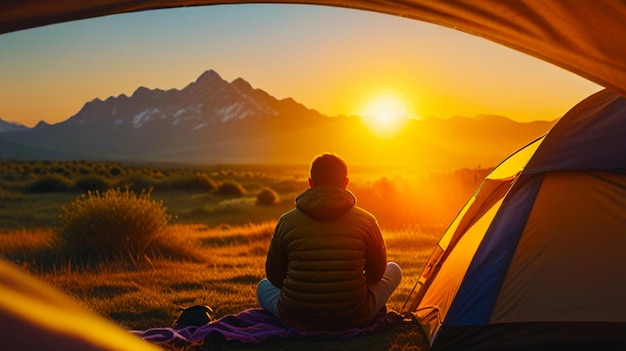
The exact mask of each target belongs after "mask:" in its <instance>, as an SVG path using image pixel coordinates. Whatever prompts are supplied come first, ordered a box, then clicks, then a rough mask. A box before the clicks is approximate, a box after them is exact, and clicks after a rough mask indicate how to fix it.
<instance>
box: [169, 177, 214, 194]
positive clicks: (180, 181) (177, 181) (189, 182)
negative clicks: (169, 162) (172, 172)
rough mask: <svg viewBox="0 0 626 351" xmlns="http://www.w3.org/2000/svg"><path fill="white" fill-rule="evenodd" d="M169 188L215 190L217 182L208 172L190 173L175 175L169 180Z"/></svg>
mask: <svg viewBox="0 0 626 351" xmlns="http://www.w3.org/2000/svg"><path fill="white" fill-rule="evenodd" d="M168 188H169V189H172V190H185V191H202V192H213V191H215V189H216V188H217V184H216V183H215V181H214V180H213V179H211V178H210V177H209V176H208V175H206V174H201V173H198V174H188V175H182V176H178V177H174V178H172V179H170V180H169V181H168Z"/></svg>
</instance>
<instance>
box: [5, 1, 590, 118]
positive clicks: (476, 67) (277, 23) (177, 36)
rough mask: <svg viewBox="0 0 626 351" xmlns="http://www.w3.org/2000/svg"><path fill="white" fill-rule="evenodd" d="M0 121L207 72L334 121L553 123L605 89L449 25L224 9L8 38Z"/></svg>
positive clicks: (303, 10)
mask: <svg viewBox="0 0 626 351" xmlns="http://www.w3.org/2000/svg"><path fill="white" fill-rule="evenodd" d="M0 52H1V53H2V55H0V76H1V77H2V79H1V80H0V118H1V119H3V120H6V121H14V122H19V123H22V124H25V125H28V126H33V125H34V124H36V123H37V122H38V121H39V120H45V121H47V122H49V123H55V122H59V121H62V120H65V119H67V118H69V117H71V116H72V115H73V114H75V113H77V112H78V111H79V110H80V108H81V107H82V106H83V104H84V103H85V102H87V101H90V100H93V99H95V98H100V99H103V100H104V99H106V98H108V97H109V96H117V95H119V94H127V95H131V94H132V92H133V91H134V90H135V89H136V88H137V87H139V86H145V87H148V88H151V89H154V88H160V89H171V88H176V89H182V88H183V87H184V86H186V85H187V84H188V83H190V82H192V81H194V80H195V79H197V77H198V76H200V74H202V72H204V71H206V70H209V69H213V70H215V71H216V72H218V73H219V74H220V75H221V76H222V78H224V79H226V80H228V81H232V80H234V79H236V78H238V77H242V78H244V79H246V80H247V81H248V82H250V83H251V84H252V86H253V87H255V88H260V89H263V90H265V91H267V92H268V93H270V94H271V95H274V96H275V97H277V98H285V97H293V98H294V99H295V100H297V101H299V102H301V103H303V104H305V105H306V106H308V107H310V108H315V109H317V110H318V111H320V112H322V113H325V114H327V115H331V116H332V115H340V114H358V113H361V112H362V111H363V109H364V106H365V105H367V104H368V102H369V101H371V100H372V99H374V98H375V96H377V95H379V94H383V93H389V92H393V93H394V94H396V95H397V96H398V97H399V99H401V100H403V101H405V103H406V105H407V110H408V113H409V115H410V117H417V118H419V117H425V116H436V117H450V116H454V115H461V116H474V115H477V114H497V115H503V116H506V117H509V118H511V119H515V120H518V121H533V120H553V119H556V118H558V117H560V116H562V115H563V114H564V113H565V112H566V111H567V110H569V109H570V108H571V107H572V106H573V105H574V104H576V103H577V102H579V101H580V100H582V99H583V98H585V97H587V96H588V95H590V94H591V93H593V92H595V91H597V90H599V89H600V88H601V87H599V86H598V85H596V84H595V83H591V82H589V81H587V80H585V79H583V78H580V77H578V76H576V75H574V74H571V73H569V72H567V71H564V70H562V69H560V68H557V67H555V66H553V65H551V64H548V63H545V62H542V61H539V60H537V59H535V58H532V57H529V56H527V55H524V54H521V53H518V52H516V51H513V50H510V49H508V48H504V47H502V46H499V45H497V44H494V43H492V42H489V41H486V40H483V39H480V38H476V37H473V36H470V35H467V34H465V33H461V32H457V31H454V30H452V29H448V28H444V27H439V26H435V25H432V24H428V23H423V22H418V21H414V20H409V19H405V18H399V17H394V16H389V15H382V14H376V13H369V12H364V11H358V10H348V9H339V8H330V7H322V6H308V5H306V6H305V5H223V6H208V7H194V8H182V9H171V10H159V11H149V12H143V13H136V14H125V15H115V16H108V17H103V18H98V19H90V20H84V21H77V22H72V23H66V24H59V25H53V26H47V27H42V28H37V29H31V30H27V31H21V32H16V33H9V34H5V35H2V36H0Z"/></svg>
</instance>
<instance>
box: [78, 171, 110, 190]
mask: <svg viewBox="0 0 626 351" xmlns="http://www.w3.org/2000/svg"><path fill="white" fill-rule="evenodd" d="M74 187H75V188H76V189H78V190H80V191H82V192H87V191H90V190H91V191H95V190H99V191H104V190H106V189H108V188H109V183H108V182H107V181H106V179H104V177H102V176H98V175H91V176H85V177H81V178H79V179H77V180H76V184H75V186H74Z"/></svg>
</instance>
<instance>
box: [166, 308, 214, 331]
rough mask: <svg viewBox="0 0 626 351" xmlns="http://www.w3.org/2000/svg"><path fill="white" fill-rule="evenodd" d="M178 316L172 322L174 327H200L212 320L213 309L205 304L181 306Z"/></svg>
mask: <svg viewBox="0 0 626 351" xmlns="http://www.w3.org/2000/svg"><path fill="white" fill-rule="evenodd" d="M181 309H182V312H181V313H180V316H178V318H177V319H176V321H175V322H174V329H182V328H184V327H189V326H195V327H200V326H203V325H206V324H208V323H209V322H211V321H212V320H213V309H212V308H211V307H209V306H206V305H195V306H191V307H187V308H181Z"/></svg>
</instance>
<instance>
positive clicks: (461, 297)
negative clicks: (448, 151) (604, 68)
mask: <svg viewBox="0 0 626 351" xmlns="http://www.w3.org/2000/svg"><path fill="white" fill-rule="evenodd" d="M625 122H626V99H625V98H624V97H621V96H619V95H616V94H614V93H612V92H610V91H608V90H604V91H602V92H599V93H597V94H594V95H592V96H591V97H589V98H587V99H586V100H584V101H583V102H581V103H579V104H578V105H577V106H576V107H574V108H573V109H572V110H570V111H569V112H568V113H567V114H566V115H565V116H564V117H563V118H561V120H560V121H559V122H558V123H557V124H556V125H555V126H554V127H553V129H552V130H551V131H550V132H549V133H548V134H547V135H546V136H545V137H543V138H540V139H538V140H536V141H535V142H533V143H531V144H530V145H528V146H526V147H525V148H523V149H521V150H520V151H519V152H517V153H515V154H514V155H512V156H511V157H509V158H508V159H506V160H505V161H503V162H502V163H501V164H500V165H499V166H498V167H496V168H495V169H494V170H493V171H492V172H491V173H490V174H489V175H488V176H487V177H486V179H485V180H484V182H483V184H482V185H481V187H480V188H479V190H478V191H477V192H476V193H475V194H474V195H473V196H472V197H471V199H470V200H469V201H468V203H467V204H466V206H465V207H464V208H463V210H462V211H461V212H460V213H459V215H458V216H457V218H456V219H455V220H454V221H453V223H452V225H451V226H450V227H449V228H448V229H447V231H446V232H445V233H444V235H443V236H442V238H441V240H440V241H439V243H438V245H437V247H436V249H435V251H434V253H433V255H432V256H431V257H430V259H429V261H428V262H427V264H426V266H425V268H424V271H423V273H422V276H421V277H420V279H419V280H418V283H417V285H416V288H415V289H414V291H413V292H412V294H411V296H410V298H409V300H408V303H407V304H406V305H405V312H407V313H408V312H410V313H414V314H415V315H416V316H417V317H418V318H419V320H420V322H421V323H422V325H423V327H424V329H425V331H426V333H427V334H428V336H429V337H430V338H431V344H432V349H433V350H492V349H504V350H518V349H541V347H543V348H545V349H550V350H559V349H563V350H571V349H585V350H592V349H593V350H599V349H620V350H623V349H626V303H624V296H626V260H625V259H624V256H623V255H624V253H623V251H624V248H625V247H626V138H625V137H624V135H626V123H625Z"/></svg>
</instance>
